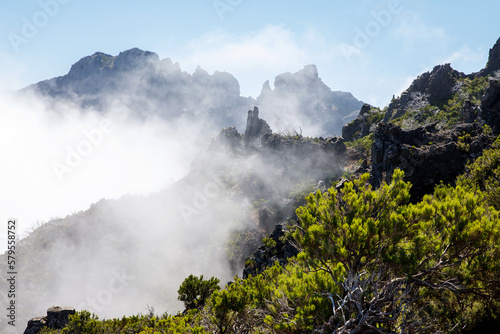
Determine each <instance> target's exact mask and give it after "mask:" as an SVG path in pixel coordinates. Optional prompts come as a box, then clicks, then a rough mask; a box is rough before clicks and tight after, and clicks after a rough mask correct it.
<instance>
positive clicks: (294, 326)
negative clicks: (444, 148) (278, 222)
mask: <svg viewBox="0 0 500 334" xmlns="http://www.w3.org/2000/svg"><path fill="white" fill-rule="evenodd" d="M499 166H500V138H499V139H497V141H496V142H495V143H494V145H493V147H492V148H491V149H489V150H487V151H485V152H484V154H483V156H482V157H481V158H479V159H477V160H476V162H474V163H473V164H471V165H470V166H469V168H468V170H467V172H466V173H465V174H463V175H461V176H460V177H459V179H458V182H457V185H456V186H446V185H438V186H437V187H436V189H435V191H434V193H433V194H431V195H426V196H425V197H424V198H423V199H422V200H421V201H419V202H418V203H413V204H412V203H409V198H410V195H409V190H410V188H411V184H410V183H408V182H404V181H403V176H404V173H403V172H402V171H396V172H395V173H394V175H393V178H392V181H391V182H390V183H388V184H383V185H382V186H381V187H380V188H378V189H373V188H372V187H371V186H370V185H369V183H368V179H369V175H368V174H364V175H362V176H361V177H360V178H358V179H356V180H354V181H352V182H347V183H345V184H344V185H343V187H342V188H341V189H340V190H338V189H336V188H334V187H332V188H329V189H328V190H327V191H325V192H321V191H317V192H315V193H311V194H309V195H308V196H307V198H306V201H307V203H306V204H305V205H304V206H301V207H299V208H298V209H297V217H298V221H297V225H296V226H295V228H294V231H293V237H294V238H295V240H296V242H297V245H298V246H299V247H300V250H301V252H300V254H299V255H298V256H297V257H296V258H294V259H292V260H290V261H289V263H288V264H287V265H285V266H281V265H279V264H278V263H277V264H275V265H274V266H273V267H271V268H268V269H267V270H265V271H264V272H263V273H262V274H259V275H257V276H255V277H254V276H251V277H249V278H248V279H246V280H241V279H237V278H236V279H235V280H234V282H231V283H230V284H228V285H226V286H225V287H224V288H223V289H220V290H219V289H218V287H217V288H214V285H216V284H217V280H216V279H215V278H212V279H210V280H204V279H203V277H199V278H198V277H193V276H191V277H189V278H188V279H187V280H186V281H185V282H184V283H183V286H182V287H181V289H180V290H179V292H182V294H181V296H180V298H182V299H183V300H184V303H185V305H186V308H187V310H186V311H185V312H184V313H180V314H177V315H169V314H164V315H160V316H159V315H156V314H154V311H153V312H150V313H149V314H146V315H138V316H133V317H124V318H122V319H110V320H99V319H98V318H97V316H95V315H91V314H90V313H89V312H87V311H80V312H77V314H75V315H74V316H71V318H70V323H69V325H68V326H67V327H66V328H64V329H62V330H60V331H55V330H49V329H45V330H44V331H42V333H89V334H90V333H92V334H97V333H210V332H216V333H311V332H314V331H317V332H325V333H332V332H335V333H394V332H398V333H417V332H425V333H436V332H448V331H452V332H459V331H460V330H462V329H464V328H470V327H472V326H474V325H475V323H477V322H480V321H482V320H485V319H493V318H495V317H497V316H498V314H500V274H499V273H500V247H499V245H498V240H499V239H500V213H499V209H500V198H499V193H498V189H499V187H498V185H499V182H500V180H499V178H498V175H500V174H499V173H498V172H499V168H500V167H499ZM490 172H491V173H490ZM190 282H191V283H192V282H195V283H196V284H190ZM203 282H205V284H203ZM186 287H191V292H190V294H188V295H191V298H186V291H185V290H186ZM207 288H208V290H207ZM207 291H210V292H211V295H210V296H209V297H208V296H207V295H206V293H207ZM199 295H203V298H202V299H197V297H198V296H199ZM497 321H498V320H497Z"/></svg>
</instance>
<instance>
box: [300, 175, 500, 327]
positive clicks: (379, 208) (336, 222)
mask: <svg viewBox="0 0 500 334" xmlns="http://www.w3.org/2000/svg"><path fill="white" fill-rule="evenodd" d="M368 177H369V176H368V175H363V176H362V177H361V178H360V179H358V180H357V181H354V182H353V183H347V184H346V185H345V186H344V188H343V189H342V190H341V191H340V193H338V192H337V191H335V190H334V189H333V188H332V189H329V190H328V193H325V194H321V193H320V192H317V193H316V194H311V195H309V197H308V198H307V205H306V206H304V207H301V208H299V209H298V210H297V215H298V217H299V220H300V229H299V230H297V232H296V234H295V237H296V240H297V241H298V242H299V244H300V245H301V246H302V253H301V255H300V258H301V259H302V260H303V261H304V263H305V264H307V265H308V266H310V268H311V269H314V270H320V271H324V272H326V273H328V274H329V275H330V277H331V279H332V280H333V281H334V282H335V283H336V284H337V286H338V287H339V288H341V289H342V290H343V291H342V293H341V294H335V293H333V292H329V291H324V292H329V293H330V297H332V298H333V299H335V303H336V305H338V306H336V311H335V312H336V319H335V320H336V321H335V323H333V324H331V325H332V326H333V327H334V328H335V329H337V331H339V332H342V331H347V330H349V329H354V328H357V329H358V330H362V329H373V328H374V327H378V328H379V330H381V331H389V332H390V331H406V330H410V327H411V326H415V324H416V323H418V324H420V325H419V329H425V328H427V327H426V326H431V327H432V326H433V327H432V330H441V329H446V326H447V325H448V323H446V321H444V320H443V321H442V322H440V321H439V320H442V319H439V316H440V315H442V316H443V319H446V320H447V321H450V322H451V323H450V324H455V323H458V322H460V321H462V323H464V322H466V320H467V319H461V318H460V317H459V312H458V311H457V312H455V313H454V314H453V316H454V318H452V319H450V316H451V314H450V312H451V310H452V309H453V308H455V309H457V308H458V307H459V306H460V307H461V308H465V309H467V308H471V307H473V306H477V304H476V305H473V303H470V301H471V300H474V299H475V300H489V299H494V298H495V297H496V298H498V295H499V288H498V286H499V284H500V279H499V277H498V273H499V272H500V266H499V264H500V252H499V249H498V248H499V247H498V240H499V238H500V231H499V224H500V223H499V214H498V212H497V211H496V210H495V209H494V208H489V207H488V206H487V205H485V201H484V195H483V194H482V192H480V191H470V190H468V189H466V188H464V187H460V186H457V187H455V188H451V187H444V186H441V187H438V188H437V189H436V191H435V193H434V195H433V196H426V197H424V199H423V200H422V201H421V202H420V203H418V204H415V205H413V204H406V203H407V201H408V199H409V189H410V184H409V183H406V182H404V181H402V177H403V173H402V172H401V171H398V170H397V171H395V172H394V176H393V180H392V182H391V184H384V185H382V186H381V187H380V188H379V189H377V190H373V189H372V188H371V186H369V185H367V181H368ZM448 295H449V296H448ZM443 296H448V297H447V298H448V299H449V300H448V301H453V300H455V301H456V302H455V303H453V304H452V305H446V306H447V307H443V305H444V304H443V303H442V302H441V301H440V298H441V297H443ZM472 296H473V297H474V299H471V298H472ZM422 305H436V307H435V308H433V312H434V314H433V315H431V314H425V310H423V308H422V307H421V306H422ZM439 308H441V310H443V311H446V312H442V313H438V312H437V310H438V309H439ZM427 316H428V317H427ZM431 327H428V328H427V330H430V328H431ZM416 329H417V328H412V329H411V330H416Z"/></svg>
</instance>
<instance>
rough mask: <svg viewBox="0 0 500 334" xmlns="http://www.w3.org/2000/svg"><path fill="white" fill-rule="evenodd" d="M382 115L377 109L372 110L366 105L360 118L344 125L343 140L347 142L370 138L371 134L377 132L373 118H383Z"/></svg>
mask: <svg viewBox="0 0 500 334" xmlns="http://www.w3.org/2000/svg"><path fill="white" fill-rule="evenodd" d="M382 115H383V114H382V113H381V112H378V110H377V109H372V106H371V105H369V104H364V105H363V107H361V110H360V112H359V115H358V117H357V118H356V119H355V120H354V121H352V122H351V123H349V124H346V125H344V127H343V128H342V138H344V140H345V141H352V140H357V139H360V138H363V137H365V136H368V135H369V134H370V133H372V132H374V131H375V126H376V124H374V122H372V121H371V118H374V117H375V118H376V117H377V116H380V117H382Z"/></svg>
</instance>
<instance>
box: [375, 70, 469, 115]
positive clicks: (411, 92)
mask: <svg viewBox="0 0 500 334" xmlns="http://www.w3.org/2000/svg"><path fill="white" fill-rule="evenodd" d="M464 77H465V74H463V73H462V72H458V71H456V70H454V69H453V68H452V67H451V65H450V64H444V65H438V66H435V67H434V68H433V69H432V71H430V72H425V73H424V74H422V75H420V76H419V77H417V79H415V80H414V81H413V83H412V84H411V85H410V87H409V88H408V89H407V90H405V91H404V92H403V93H402V94H401V96H400V97H399V98H397V99H394V100H393V101H392V102H391V103H390V104H389V108H388V110H387V113H386V115H385V118H384V122H388V121H389V120H391V119H395V118H398V117H401V116H402V115H403V114H404V113H406V112H407V111H408V110H412V109H419V108H422V107H424V106H426V105H429V104H431V105H436V104H439V103H442V102H445V101H446V100H448V99H449V98H450V97H451V96H452V95H453V93H454V92H455V89H456V88H457V81H458V79H460V78H464Z"/></svg>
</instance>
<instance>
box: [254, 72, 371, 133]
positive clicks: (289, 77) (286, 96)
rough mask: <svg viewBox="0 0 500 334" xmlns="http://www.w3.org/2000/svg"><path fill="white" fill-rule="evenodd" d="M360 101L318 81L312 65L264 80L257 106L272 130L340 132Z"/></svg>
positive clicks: (359, 105) (356, 109)
mask: <svg viewBox="0 0 500 334" xmlns="http://www.w3.org/2000/svg"><path fill="white" fill-rule="evenodd" d="M362 105H363V102H362V101H359V100H357V99H356V98H354V96H352V94H351V93H346V92H340V91H332V90H331V89H330V88H329V87H328V86H327V85H325V83H324V82H323V81H322V80H321V78H320V77H319V75H318V69H317V68H316V66H315V65H307V66H305V67H304V68H303V69H302V70H300V71H298V72H296V73H283V74H280V75H278V76H277V77H276V79H275V80H274V89H271V86H270V84H269V81H267V82H266V83H264V85H263V87H262V92H261V94H260V96H259V97H258V98H257V106H259V107H260V108H261V109H262V110H264V109H265V110H266V115H268V116H267V117H266V119H267V121H268V122H269V124H270V125H271V127H272V128H273V129H274V130H276V131H287V130H288V131H293V130H296V131H298V130H299V128H301V129H303V130H304V131H305V132H307V133H308V135H314V136H333V135H340V133H341V132H342V126H343V125H345V124H347V123H349V122H350V121H351V120H353V119H354V118H356V116H357V113H358V111H359V109H360V108H361V106H362Z"/></svg>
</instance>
